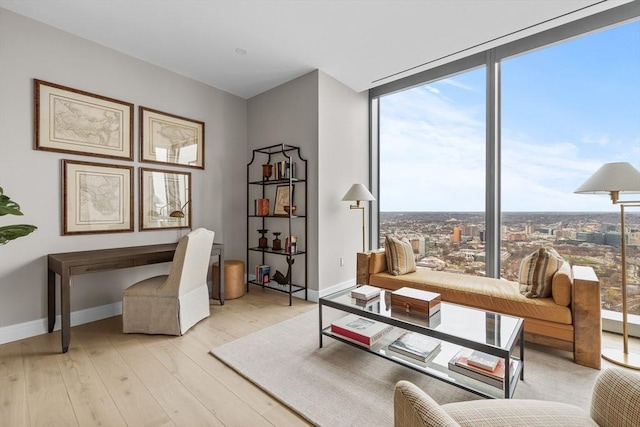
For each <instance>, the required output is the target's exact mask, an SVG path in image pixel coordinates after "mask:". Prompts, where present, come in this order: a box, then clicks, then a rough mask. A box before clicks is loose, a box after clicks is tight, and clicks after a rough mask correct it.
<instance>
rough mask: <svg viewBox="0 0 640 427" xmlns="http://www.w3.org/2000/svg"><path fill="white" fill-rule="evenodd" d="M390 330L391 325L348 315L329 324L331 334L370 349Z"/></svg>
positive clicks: (391, 328)
mask: <svg viewBox="0 0 640 427" xmlns="http://www.w3.org/2000/svg"><path fill="white" fill-rule="evenodd" d="M392 330H393V326H391V325H387V324H385V323H382V322H376V321H375V320H371V319H367V318H365V317H360V316H358V315H356V314H349V315H347V316H345V317H343V318H341V319H338V320H336V321H334V322H332V323H331V332H332V333H333V334H336V335H339V336H340V337H342V338H344V339H346V340H347V341H350V342H353V343H356V344H359V345H361V346H364V347H371V346H372V345H374V344H375V343H376V342H377V341H379V340H380V338H382V337H384V336H385V335H386V334H387V333H389V332H390V331H392Z"/></svg>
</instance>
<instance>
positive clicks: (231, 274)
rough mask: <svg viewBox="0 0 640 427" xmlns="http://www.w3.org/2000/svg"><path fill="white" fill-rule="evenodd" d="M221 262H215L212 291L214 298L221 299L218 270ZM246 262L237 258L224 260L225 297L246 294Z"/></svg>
mask: <svg viewBox="0 0 640 427" xmlns="http://www.w3.org/2000/svg"><path fill="white" fill-rule="evenodd" d="M219 269H220V263H218V262H217V261H216V262H214V263H213V289H212V291H211V294H212V297H213V299H220V296H219V295H220V282H219V281H218V270H219ZM244 287H245V284H244V262H243V261H238V260H235V259H230V260H225V261H224V299H225V300H228V299H235V298H240V297H241V296H243V295H244Z"/></svg>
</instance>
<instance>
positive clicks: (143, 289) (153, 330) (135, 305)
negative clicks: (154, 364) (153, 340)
mask: <svg viewBox="0 0 640 427" xmlns="http://www.w3.org/2000/svg"><path fill="white" fill-rule="evenodd" d="M214 234H215V233H214V232H213V231H210V230H207V229H205V228H198V229H196V230H194V231H192V232H190V233H189V234H187V235H186V236H184V237H182V238H181V239H180V242H178V246H177V247H176V252H175V254H174V256H173V263H172V265H171V270H170V271H169V274H168V275H162V276H155V277H151V278H149V279H146V280H143V281H141V282H138V283H136V284H134V285H132V286H130V287H128V288H127V289H125V291H124V296H123V298H122V330H123V332H124V333H143V334H165V335H182V334H184V333H185V332H187V330H188V329H189V328H191V327H192V326H193V325H195V324H196V323H198V322H199V321H200V320H202V319H204V318H206V317H209V314H210V311H209V288H208V287H207V272H208V270H209V260H210V257H211V247H212V245H213V236H214Z"/></svg>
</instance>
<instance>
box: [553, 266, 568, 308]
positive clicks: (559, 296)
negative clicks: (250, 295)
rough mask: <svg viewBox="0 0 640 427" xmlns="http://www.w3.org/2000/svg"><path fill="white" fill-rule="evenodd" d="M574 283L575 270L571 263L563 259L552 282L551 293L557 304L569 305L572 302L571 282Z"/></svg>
mask: <svg viewBox="0 0 640 427" xmlns="http://www.w3.org/2000/svg"><path fill="white" fill-rule="evenodd" d="M572 283H573V271H572V270H571V264H569V263H568V262H567V261H563V262H562V264H561V265H560V268H559V269H558V271H556V274H554V275H553V281H552V282H551V295H552V296H553V301H555V303H556V304H558V305H561V306H563V307H567V306H568V305H569V304H571V284H572Z"/></svg>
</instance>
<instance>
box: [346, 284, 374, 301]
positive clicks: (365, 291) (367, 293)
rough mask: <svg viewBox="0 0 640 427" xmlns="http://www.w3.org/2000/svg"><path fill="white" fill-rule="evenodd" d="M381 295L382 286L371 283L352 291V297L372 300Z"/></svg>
mask: <svg viewBox="0 0 640 427" xmlns="http://www.w3.org/2000/svg"><path fill="white" fill-rule="evenodd" d="M379 296H380V288H376V287H375V286H371V285H361V286H358V287H357V288H355V289H353V290H352V291H351V297H353V298H356V299H360V300H370V299H373V298H376V297H379Z"/></svg>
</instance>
